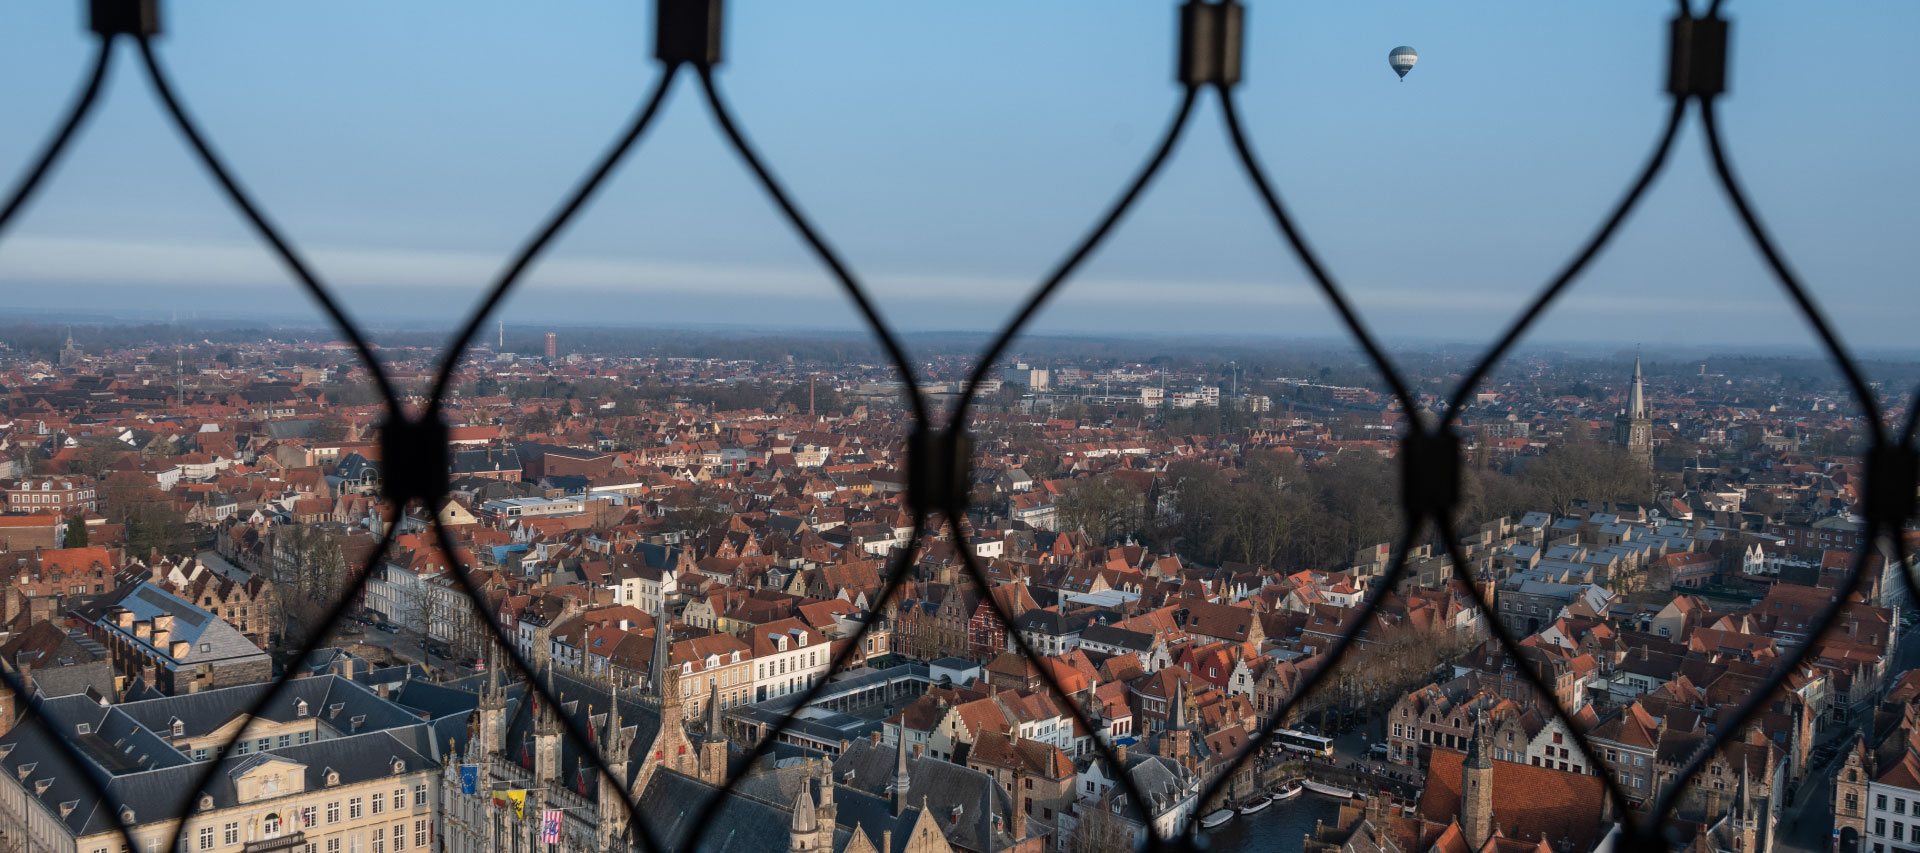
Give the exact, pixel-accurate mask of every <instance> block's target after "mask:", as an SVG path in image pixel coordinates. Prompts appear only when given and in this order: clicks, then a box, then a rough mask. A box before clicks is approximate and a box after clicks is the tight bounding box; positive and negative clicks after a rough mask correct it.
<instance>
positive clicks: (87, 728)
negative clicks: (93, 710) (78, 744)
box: [73, 723, 93, 735]
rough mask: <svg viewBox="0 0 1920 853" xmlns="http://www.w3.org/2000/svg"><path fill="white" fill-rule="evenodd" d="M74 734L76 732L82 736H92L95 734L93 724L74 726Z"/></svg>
mask: <svg viewBox="0 0 1920 853" xmlns="http://www.w3.org/2000/svg"><path fill="white" fill-rule="evenodd" d="M73 732H74V734H81V735H90V734H93V724H92V723H78V724H76V725H74V727H73Z"/></svg>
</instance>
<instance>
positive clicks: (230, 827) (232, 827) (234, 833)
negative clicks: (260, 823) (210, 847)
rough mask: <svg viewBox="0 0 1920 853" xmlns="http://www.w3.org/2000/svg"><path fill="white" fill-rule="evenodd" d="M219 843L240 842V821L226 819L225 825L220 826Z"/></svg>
mask: <svg viewBox="0 0 1920 853" xmlns="http://www.w3.org/2000/svg"><path fill="white" fill-rule="evenodd" d="M220 843H221V844H239V843H240V823H239V822H238V821H228V822H227V825H226V826H224V827H221V830H220Z"/></svg>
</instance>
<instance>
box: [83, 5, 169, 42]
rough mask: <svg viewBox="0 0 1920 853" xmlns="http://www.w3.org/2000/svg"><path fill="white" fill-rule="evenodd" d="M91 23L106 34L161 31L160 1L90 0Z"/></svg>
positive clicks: (140, 35) (144, 34)
mask: <svg viewBox="0 0 1920 853" xmlns="http://www.w3.org/2000/svg"><path fill="white" fill-rule="evenodd" d="M87 26H88V27H89V28H90V29H92V30H93V31H94V32H96V33H99V34H100V35H102V36H106V37H108V38H112V37H113V36H117V35H130V36H133V37H135V38H146V37H148V36H155V35H159V34H160V0H87Z"/></svg>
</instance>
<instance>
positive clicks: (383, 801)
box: [373, 791, 387, 814]
mask: <svg viewBox="0 0 1920 853" xmlns="http://www.w3.org/2000/svg"><path fill="white" fill-rule="evenodd" d="M386 811H387V795H386V794H382V793H379V792H377V791H376V792H374V795H373V813H374V814H385V813H386Z"/></svg>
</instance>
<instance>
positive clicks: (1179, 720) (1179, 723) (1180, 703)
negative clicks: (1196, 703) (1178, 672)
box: [1167, 681, 1187, 731]
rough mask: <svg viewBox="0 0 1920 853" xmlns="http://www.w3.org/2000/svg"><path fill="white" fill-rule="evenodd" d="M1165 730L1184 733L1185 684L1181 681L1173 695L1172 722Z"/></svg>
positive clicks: (1185, 725)
mask: <svg viewBox="0 0 1920 853" xmlns="http://www.w3.org/2000/svg"><path fill="white" fill-rule="evenodd" d="M1167 728H1170V729H1173V730H1175V731H1184V730H1186V728H1187V683H1186V682H1184V681H1182V682H1180V686H1179V688H1178V689H1176V690H1174V693H1173V720H1172V722H1170V723H1168V724H1167Z"/></svg>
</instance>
